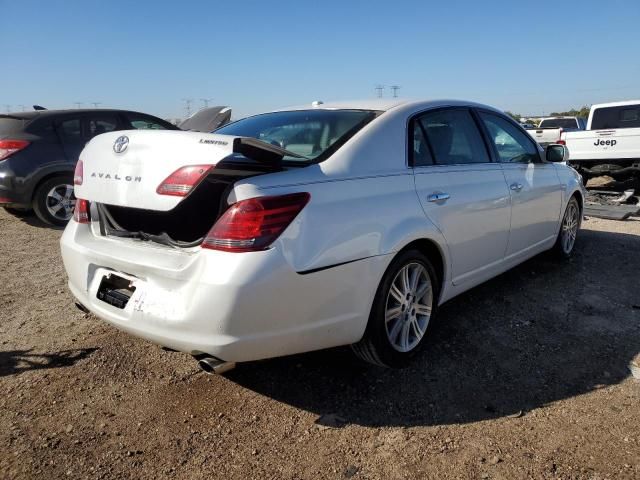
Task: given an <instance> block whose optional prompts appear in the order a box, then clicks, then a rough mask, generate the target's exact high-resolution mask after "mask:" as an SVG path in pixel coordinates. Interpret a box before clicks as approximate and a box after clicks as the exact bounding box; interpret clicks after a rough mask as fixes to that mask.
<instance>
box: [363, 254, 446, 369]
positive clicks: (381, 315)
mask: <svg viewBox="0 0 640 480" xmlns="http://www.w3.org/2000/svg"><path fill="white" fill-rule="evenodd" d="M392 289H393V290H392ZM416 294H417V295H416ZM439 298H440V282H439V280H438V277H437V275H436V273H435V270H434V268H433V265H432V264H431V262H430V261H429V258H428V257H427V256H426V255H424V254H423V253H422V252H420V251H418V250H407V251H404V252H401V253H400V254H399V255H398V256H397V257H396V258H394V259H393V261H392V262H391V264H390V265H389V267H388V268H387V270H386V272H385V274H384V276H383V277H382V280H381V281H380V285H379V286H378V289H377V291H376V296H375V298H374V301H373V305H372V307H371V313H370V314H369V322H368V324H367V328H366V330H365V333H364V336H363V337H362V339H361V340H360V341H359V342H358V343H355V344H353V345H352V346H351V348H352V349H353V351H354V352H355V354H356V355H357V356H358V357H360V358H361V359H362V360H364V361H366V362H369V363H372V364H374V365H378V366H382V367H390V368H402V367H404V366H406V365H407V364H408V363H409V361H410V360H411V358H412V357H414V356H415V355H416V353H418V352H419V351H420V349H421V348H422V346H423V345H424V339H425V338H426V333H427V329H428V327H429V325H430V324H432V323H433V319H434V317H435V315H436V313H437V308H438V299H439Z"/></svg>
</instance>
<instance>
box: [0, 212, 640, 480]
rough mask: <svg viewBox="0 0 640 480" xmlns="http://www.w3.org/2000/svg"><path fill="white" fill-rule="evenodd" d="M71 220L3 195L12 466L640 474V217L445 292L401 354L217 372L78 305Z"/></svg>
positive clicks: (40, 472)
mask: <svg viewBox="0 0 640 480" xmlns="http://www.w3.org/2000/svg"><path fill="white" fill-rule="evenodd" d="M60 233H61V232H60V231H59V230H51V229H48V228H44V227H43V226H42V225H40V224H38V223H37V221H36V220H35V219H34V218H33V217H31V216H27V217H23V218H18V217H13V216H11V215H9V214H8V213H6V212H5V211H4V210H1V209H0V251H1V252H2V255H3V259H2V260H3V261H2V264H3V265H2V270H0V318H1V322H0V445H1V446H2V448H1V450H0V477H2V478H46V479H51V478H135V479H146V478H165V477H169V478H188V479H192V478H193V479H195V478H224V479H248V478H262V479H271V478H273V479H280V478H285V479H289V478H290V479H298V478H314V479H316V478H355V479H389V478H438V479H442V478H496V479H500V478H501V479H513V478H534V479H540V478H562V479H564V478H589V479H603V478H612V479H613V478H616V479H617V478H623V479H624V478H640V420H639V416H640V415H639V414H640V381H638V380H636V379H634V378H633V377H632V376H631V374H630V371H629V363H630V362H631V361H632V360H634V358H635V359H636V361H637V359H638V353H639V351H640V293H639V290H638V286H639V283H638V278H639V277H638V272H639V271H640V255H639V253H640V221H627V222H612V221H606V220H598V219H592V220H588V221H586V222H585V223H584V225H583V230H582V231H581V232H580V236H579V243H578V245H577V247H576V248H577V251H576V255H575V257H574V258H573V259H572V260H571V261H568V262H565V263H556V262H555V261H553V260H551V259H550V258H549V257H548V256H544V255H543V256H539V257H537V258H534V259H532V260H530V261H528V262H527V263H525V264H523V265H521V266H519V267H518V268H516V269H514V270H512V271H510V272H508V273H506V274H504V275H502V276H500V277H499V278H497V279H494V280H492V281H490V282H488V283H486V284H484V285H482V286H480V287H478V288H476V289H474V290H472V291H471V292H468V293H466V294H464V295H462V296H460V297H458V298H456V299H454V300H453V301H451V302H449V303H448V304H446V305H445V306H444V307H443V308H442V309H441V311H440V317H439V320H438V322H436V324H435V325H434V326H433V329H432V331H431V334H430V337H429V341H428V345H427V349H426V350H425V352H424V353H423V354H422V355H421V356H420V357H419V358H418V359H417V361H416V362H415V363H414V364H413V365H412V366H411V367H410V368H407V369H405V370H401V371H391V370H381V369H377V368H374V367H369V366H367V365H363V364H361V363H359V362H357V361H356V360H354V358H353V357H352V356H351V355H350V352H349V351H348V349H334V350H330V351H324V352H316V353H311V354H306V355H298V356H294V357H288V358H281V359H275V360H268V361H262V362H255V363H250V364H243V365H240V366H239V367H238V368H237V369H236V370H234V371H232V372H229V373H228V374H227V375H226V376H219V377H216V376H208V375H205V374H203V373H201V372H200V371H199V370H198V368H197V366H196V364H195V362H194V361H193V359H191V358H190V357H189V356H188V355H185V354H182V353H172V352H166V351H163V350H162V349H160V348H159V347H157V346H155V345H152V344H149V343H147V342H145V341H142V340H139V339H136V338H133V337H131V336H128V335H126V334H124V333H121V332H119V331H118V330H116V329H115V328H112V327H109V326H107V325H105V324H103V323H102V322H101V321H100V320H98V319H97V318H95V317H94V316H92V315H85V314H83V313H82V312H80V311H79V310H77V309H76V308H75V307H74V306H73V300H72V298H71V296H70V295H69V293H68V292H67V289H66V285H65V282H66V280H65V276H64V271H63V267H62V262H61V260H60V257H59V249H58V239H59V237H60Z"/></svg>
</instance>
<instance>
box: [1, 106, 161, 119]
mask: <svg viewBox="0 0 640 480" xmlns="http://www.w3.org/2000/svg"><path fill="white" fill-rule="evenodd" d="M114 112H123V113H139V114H140V115H148V116H150V117H153V116H154V115H150V114H148V113H142V112H136V111H133V110H122V109H118V108H70V109H66V110H33V111H29V112H11V113H3V114H0V117H2V116H4V117H13V118H20V119H24V120H33V119H35V118H45V117H50V116H54V115H73V114H78V113H114ZM156 118H158V117H156Z"/></svg>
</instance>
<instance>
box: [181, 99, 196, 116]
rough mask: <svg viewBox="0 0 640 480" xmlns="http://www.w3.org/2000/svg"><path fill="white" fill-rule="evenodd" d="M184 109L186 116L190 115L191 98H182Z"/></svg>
mask: <svg viewBox="0 0 640 480" xmlns="http://www.w3.org/2000/svg"><path fill="white" fill-rule="evenodd" d="M182 101H183V102H184V109H185V111H186V112H187V118H189V117H190V116H191V102H193V98H183V99H182Z"/></svg>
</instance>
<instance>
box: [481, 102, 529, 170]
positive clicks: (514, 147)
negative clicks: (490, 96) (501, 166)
mask: <svg viewBox="0 0 640 480" xmlns="http://www.w3.org/2000/svg"><path fill="white" fill-rule="evenodd" d="M479 114H480V118H481V119H482V122H483V123H484V125H485V127H487V131H488V132H489V138H490V140H491V141H492V142H493V145H494V146H495V148H496V151H497V153H498V159H499V160H500V162H502V163H529V162H535V161H538V160H539V158H540V156H539V154H538V147H536V145H535V144H534V143H533V141H532V140H531V139H530V137H529V135H527V134H526V133H525V132H523V131H522V130H520V129H519V128H518V127H516V126H515V125H514V124H512V123H511V122H510V121H508V120H507V119H505V118H502V117H500V116H499V115H494V114H492V113H486V112H479Z"/></svg>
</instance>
